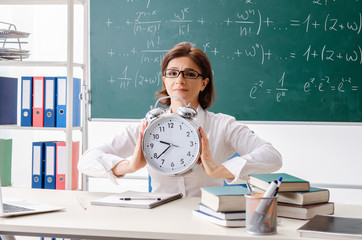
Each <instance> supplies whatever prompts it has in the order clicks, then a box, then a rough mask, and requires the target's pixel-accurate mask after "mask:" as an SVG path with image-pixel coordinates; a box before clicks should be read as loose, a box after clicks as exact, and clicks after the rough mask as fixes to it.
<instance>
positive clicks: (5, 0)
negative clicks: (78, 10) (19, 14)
mask: <svg viewBox="0 0 362 240" xmlns="http://www.w3.org/2000/svg"><path fill="white" fill-rule="evenodd" d="M84 2H85V0H74V4H84ZM0 4H11V5H34V4H38V5H56V4H68V0H15V1H14V0H0Z"/></svg>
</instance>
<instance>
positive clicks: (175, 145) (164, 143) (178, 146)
mask: <svg viewBox="0 0 362 240" xmlns="http://www.w3.org/2000/svg"><path fill="white" fill-rule="evenodd" d="M160 143H163V144H167V145H170V146H173V147H179V146H177V145H175V144H172V143H168V142H165V141H160Z"/></svg>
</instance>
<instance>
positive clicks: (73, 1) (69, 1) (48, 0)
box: [0, 0, 89, 189]
mask: <svg viewBox="0 0 362 240" xmlns="http://www.w3.org/2000/svg"><path fill="white" fill-rule="evenodd" d="M77 4H78V5H81V6H83V12H84V14H83V16H84V24H83V61H82V62H83V63H76V62H74V23H75V20H74V6H75V5H77ZM0 5H27V6H33V5H66V6H67V21H66V22H65V23H64V24H67V54H66V56H67V57H66V61H46V60H45V61H32V60H24V61H0V67H20V68H23V67H30V68H37V67H51V68H66V72H67V74H66V75H67V79H68V84H67V103H68V104H67V119H66V127H65V128H42V127H21V126H19V125H15V126H14V125H11V126H10V125H0V129H8V130H16V131H60V132H65V142H66V155H67V161H68V163H70V162H71V159H72V144H71V143H72V141H73V131H80V132H81V136H82V137H81V138H82V152H83V151H85V149H87V147H88V140H87V139H88V138H87V131H88V123H87V116H88V101H87V99H89V97H88V96H86V94H88V92H89V91H88V84H87V83H88V64H87V63H88V55H87V52H88V1H86V0H0ZM75 68H79V69H81V71H82V75H83V76H82V83H81V85H82V86H81V105H82V108H81V109H82V113H81V115H82V117H81V118H82V122H81V127H72V126H73V101H72V100H73V99H72V98H73V94H72V93H73V76H74V69H75ZM18 124H19V123H18ZM71 172H72V164H68V169H67V173H68V177H67V178H66V189H71V182H72V179H71V177H72V175H71V174H70V173H71ZM81 188H82V189H87V185H86V177H85V176H83V186H81Z"/></svg>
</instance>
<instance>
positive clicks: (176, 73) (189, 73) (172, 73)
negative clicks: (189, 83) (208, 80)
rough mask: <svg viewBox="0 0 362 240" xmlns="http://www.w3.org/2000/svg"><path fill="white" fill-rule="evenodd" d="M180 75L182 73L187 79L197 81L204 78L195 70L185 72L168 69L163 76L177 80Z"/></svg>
mask: <svg viewBox="0 0 362 240" xmlns="http://www.w3.org/2000/svg"><path fill="white" fill-rule="evenodd" d="M180 73H182V76H183V77H184V78H185V79H196V78H198V77H200V76H201V77H204V75H202V74H200V73H198V72H197V71H195V70H184V71H179V70H176V69H166V70H165V71H164V72H163V76H165V77H167V78H177V77H178V76H180Z"/></svg>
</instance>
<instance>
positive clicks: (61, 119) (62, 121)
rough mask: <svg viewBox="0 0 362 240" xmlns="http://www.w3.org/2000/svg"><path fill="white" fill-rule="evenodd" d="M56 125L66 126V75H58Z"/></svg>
mask: <svg viewBox="0 0 362 240" xmlns="http://www.w3.org/2000/svg"><path fill="white" fill-rule="evenodd" d="M56 91H57V94H56V99H57V101H56V120H55V123H56V126H57V127H65V126H66V120H67V117H66V111H67V78H66V77H57V87H56Z"/></svg>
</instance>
